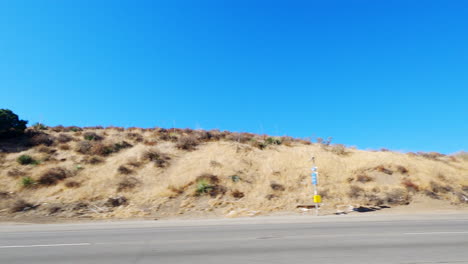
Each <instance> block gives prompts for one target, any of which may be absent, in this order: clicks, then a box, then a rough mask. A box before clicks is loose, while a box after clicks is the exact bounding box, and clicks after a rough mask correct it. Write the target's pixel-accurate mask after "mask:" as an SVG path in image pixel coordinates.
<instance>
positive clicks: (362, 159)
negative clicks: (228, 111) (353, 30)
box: [0, 126, 468, 218]
mask: <svg viewBox="0 0 468 264" xmlns="http://www.w3.org/2000/svg"><path fill="white" fill-rule="evenodd" d="M96 135H98V136H99V137H101V138H102V139H100V140H96V137H95V136H96ZM33 139H34V140H33ZM122 139H125V140H127V141H122ZM161 139H165V140H166V141H165V142H162V141H160V140H161ZM31 142H32V143H31ZM129 142H130V143H132V144H135V145H136V146H135V147H134V148H133V149H128V148H130V147H132V144H130V143H129ZM202 143H203V147H201V146H200V144H202ZM156 144H157V146H156V147H155V146H153V145H156ZM309 144H310V139H297V138H291V137H270V136H267V135H256V134H251V133H231V132H228V131H219V130H210V131H205V130H194V129H177V128H172V129H163V128H154V129H141V128H131V129H122V128H113V127H110V128H106V129H104V128H102V127H88V128H85V129H84V130H83V129H81V128H78V127H62V126H57V127H50V128H48V129H47V130H42V129H32V128H28V129H27V130H26V133H25V134H24V135H23V136H20V137H18V138H12V139H8V140H4V141H0V152H1V153H0V167H1V169H0V170H2V171H3V172H4V173H3V174H1V173H0V177H3V178H2V185H1V186H0V187H1V190H0V206H3V208H8V209H7V210H9V208H12V206H11V204H12V202H13V201H14V200H15V199H17V200H20V199H24V200H26V201H36V199H37V200H38V203H39V202H40V203H43V202H44V203H43V204H44V207H43V208H40V209H39V210H36V211H34V212H29V213H28V214H26V216H28V217H30V216H35V215H53V216H57V217H62V216H65V217H78V216H80V217H81V216H84V217H94V216H95V215H96V217H100V218H101V217H110V216H111V215H112V216H117V217H126V216H128V215H130V213H129V212H132V215H135V216H137V217H139V216H145V217H146V216H151V217H152V216H156V217H158V218H159V217H160V216H161V215H162V214H165V215H167V216H174V215H175V214H179V213H183V214H190V213H191V212H195V211H197V212H205V211H206V212H210V213H213V214H227V213H229V212H236V214H235V215H237V213H239V215H241V213H240V212H243V210H244V209H243V208H248V210H251V211H258V212H259V213H260V214H261V213H262V212H272V211H278V210H290V208H291V207H292V206H295V204H296V203H304V202H306V203H308V202H310V200H311V198H310V177H309V176H308V175H309V174H308V173H309V172H310V171H309V168H310V165H311V162H310V160H309V157H307V155H309V154H308V153H313V154H314V156H316V158H317V166H319V168H320V173H321V178H320V180H321V182H320V188H319V194H321V195H322V197H323V198H324V205H323V206H324V209H326V210H333V209H334V206H335V205H341V204H343V205H352V206H355V205H358V206H359V205H362V206H364V207H362V208H364V209H365V208H366V207H367V206H374V207H375V206H392V207H393V206H399V205H405V204H408V203H411V202H412V201H413V199H414V200H415V201H419V199H422V201H424V202H425V203H421V204H426V202H427V201H430V199H429V198H432V199H438V200H439V201H438V202H437V203H442V202H446V203H447V205H449V206H450V205H454V206H465V205H467V204H468V185H467V182H466V179H465V178H464V175H466V173H465V172H466V170H467V169H468V167H467V165H468V163H466V160H467V159H464V158H463V157H464V156H463V155H464V154H463V153H461V154H454V155H450V156H445V155H442V154H430V155H428V154H421V153H418V154H408V155H405V154H402V153H399V152H396V151H395V152H390V151H387V152H386V153H378V152H371V151H367V152H366V151H361V150H359V151H353V150H352V149H351V148H346V147H345V146H344V145H336V144H331V139H328V140H322V141H321V144H320V145H318V144H313V145H310V146H306V145H309ZM278 145H281V146H280V147H278ZM282 146H289V147H282ZM254 147H256V148H259V149H262V151H259V150H257V149H255V148H254ZM70 148H71V150H70ZM123 149H127V150H126V151H122V150H123ZM181 150H186V151H181ZM189 151H190V152H189ZM306 153H307V154H306ZM346 153H348V154H350V153H352V155H346ZM335 154H336V155H335ZM20 155H25V157H23V158H21V160H23V161H19V159H20ZM345 155H346V156H345ZM465 155H466V154H465ZM426 157H427V159H426ZM36 159H38V160H40V161H41V163H40V164H38V163H37V161H36ZM22 163H24V164H25V165H27V164H38V166H21V165H20V164H22ZM104 163H105V164H104ZM58 164H60V165H61V167H57V166H59V165H58ZM99 164H102V165H99ZM153 164H154V166H153ZM91 165H96V166H91ZM169 165H170V166H171V167H170V168H168V166H169ZM83 166H85V167H86V169H85V168H84V167H83ZM158 168H165V169H158ZM200 171H206V172H209V173H205V174H201V175H200V176H199V177H197V178H195V179H193V178H192V177H193V174H192V173H199V172H200ZM213 173H216V174H217V175H218V176H217V175H214V174H213ZM74 176H76V177H74ZM195 176H196V175H195ZM140 177H141V178H140ZM55 185H56V186H55ZM338 185H339V186H338ZM47 186H55V187H51V188H45V187H47ZM335 186H336V188H335ZM143 187H144V188H143ZM90 188H92V189H90ZM286 190H287V191H286ZM116 194H117V195H116ZM118 194H124V195H125V197H124V198H125V199H120V201H119V196H118ZM226 194H227V195H228V197H223V195H226ZM421 194H423V195H425V196H426V197H424V196H422V195H421ZM46 195H53V197H52V198H51V197H46ZM109 197H111V198H109ZM33 199H34V200H33ZM130 199H131V201H132V203H129V202H128V201H129V200H130ZM424 199H425V200H424ZM111 200H112V201H111ZM114 200H116V202H115V203H114V202H113V201H114ZM123 200H126V202H123ZM268 200H271V201H268ZM117 204H120V205H126V206H128V207H129V208H128V209H125V212H123V211H121V210H120V209H117V210H116V209H115V208H114V207H116V206H120V205H117ZM419 204H420V203H415V205H419ZM30 205H31V206H29V207H28V206H26V207H21V206H20V208H23V209H24V208H25V209H24V210H25V211H26V210H30V209H31V208H35V206H34V205H32V204H30ZM237 206H239V208H237ZM130 207H131V208H130ZM178 208H179V209H178ZM359 208H361V207H359ZM369 208H370V207H369ZM23 209H19V211H20V212H22V211H23ZM127 210H128V211H127ZM2 212H3V214H4V215H8V212H7V211H1V210H0V214H1V213H2ZM133 212H136V213H135V214H133ZM324 212H325V211H324ZM243 215H246V213H244V214H243ZM2 216H3V215H2ZM20 216H21V215H20V214H16V215H15V217H20ZM230 216H231V215H230Z"/></svg>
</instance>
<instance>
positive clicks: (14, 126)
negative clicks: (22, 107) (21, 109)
mask: <svg viewBox="0 0 468 264" xmlns="http://www.w3.org/2000/svg"><path fill="white" fill-rule="evenodd" d="M27 123H28V121H25V120H20V119H19V118H18V115H16V114H15V113H13V112H12V111H11V110H8V109H0V138H9V137H15V136H19V135H22V134H23V133H24V130H25V129H26V124H27Z"/></svg>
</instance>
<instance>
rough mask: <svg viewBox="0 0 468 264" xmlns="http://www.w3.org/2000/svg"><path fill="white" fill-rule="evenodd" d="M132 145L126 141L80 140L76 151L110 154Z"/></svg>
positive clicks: (90, 153)
mask: <svg viewBox="0 0 468 264" xmlns="http://www.w3.org/2000/svg"><path fill="white" fill-rule="evenodd" d="M130 147H132V145H131V144H129V143H128V142H126V141H122V142H120V143H114V144H112V143H102V142H91V141H87V140H86V141H80V142H78V144H77V147H76V151H77V152H79V153H81V154H89V155H99V156H108V155H110V154H112V153H116V152H119V151H120V150H122V149H125V148H130Z"/></svg>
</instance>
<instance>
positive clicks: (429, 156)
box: [417, 152, 445, 160]
mask: <svg viewBox="0 0 468 264" xmlns="http://www.w3.org/2000/svg"><path fill="white" fill-rule="evenodd" d="M417 155H419V156H421V157H424V158H426V159H431V160H437V159H438V158H441V157H445V155H444V154H441V153H438V152H418V153H417Z"/></svg>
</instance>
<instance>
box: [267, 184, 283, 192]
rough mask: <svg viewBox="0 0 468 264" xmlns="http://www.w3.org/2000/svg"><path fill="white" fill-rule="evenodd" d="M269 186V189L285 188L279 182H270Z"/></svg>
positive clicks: (278, 189)
mask: <svg viewBox="0 0 468 264" xmlns="http://www.w3.org/2000/svg"><path fill="white" fill-rule="evenodd" d="M270 187H271V189H273V190H275V191H284V190H286V188H284V185H282V184H279V183H275V182H272V183H270Z"/></svg>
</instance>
